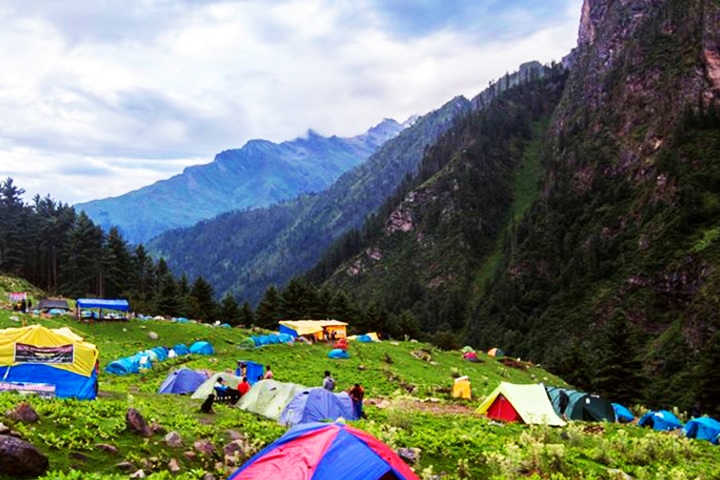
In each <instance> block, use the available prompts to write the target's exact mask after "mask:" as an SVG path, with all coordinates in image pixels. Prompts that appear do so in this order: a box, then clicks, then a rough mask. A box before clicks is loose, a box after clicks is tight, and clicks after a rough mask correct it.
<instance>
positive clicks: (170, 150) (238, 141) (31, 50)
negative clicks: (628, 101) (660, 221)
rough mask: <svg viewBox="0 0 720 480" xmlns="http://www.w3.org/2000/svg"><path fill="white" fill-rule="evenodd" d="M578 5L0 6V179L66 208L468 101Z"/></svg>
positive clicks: (295, 0) (196, 1) (536, 55)
mask: <svg viewBox="0 0 720 480" xmlns="http://www.w3.org/2000/svg"><path fill="white" fill-rule="evenodd" d="M581 3H582V2H581V0H544V1H541V0H522V1H521V0H504V1H500V0H457V1H455V2H436V1H432V0H419V1H416V2H405V1H401V0H356V1H350V0H346V1H331V0H279V1H273V2H266V1H262V0H241V1H200V0H184V1H177V0H172V1H171V0H143V1H137V2H89V3H88V2H86V1H84V0H66V1H64V2H46V1H44V0H25V1H24V2H21V3H17V2H6V3H5V4H3V5H2V6H0V21H1V22H2V24H3V26H4V27H3V29H2V31H0V59H2V62H3V76H2V77H0V172H6V173H4V175H3V176H8V175H9V176H12V177H13V178H14V179H15V183H16V184H17V185H19V186H20V187H22V188H25V189H26V190H27V191H28V193H29V194H34V193H40V194H41V195H44V194H46V193H50V194H51V195H52V196H53V197H54V198H56V199H58V200H62V201H65V202H72V203H74V202H79V201H87V200H90V199H94V198H102V197H105V196H109V195H120V194H122V193H125V192H127V191H129V190H131V189H135V188H139V187H140V186H143V185H146V184H149V183H152V182H154V181H156V180H158V179H161V178H167V177H168V176H170V175H171V174H173V173H180V171H181V170H182V168H183V167H184V166H187V165H190V164H192V163H191V162H194V163H208V162H209V161H211V160H212V158H213V156H214V155H215V153H217V152H220V151H222V150H226V149H229V148H239V147H241V146H242V145H243V144H244V143H245V142H246V141H248V140H250V139H253V138H264V139H268V140H271V141H275V142H280V141H284V140H287V139H290V138H295V137H297V136H298V135H299V134H301V133H302V132H305V131H306V130H307V129H308V128H312V129H314V130H316V131H318V132H320V133H322V134H324V135H333V134H336V135H341V136H350V135H356V134H359V133H361V132H363V131H364V130H366V129H367V128H369V127H370V126H372V125H374V124H376V123H377V122H378V121H380V119H382V118H384V117H389V118H396V119H397V120H404V119H406V118H407V117H409V116H410V115H413V114H422V113H426V112H427V111H429V110H431V109H434V108H437V107H439V106H440V105H441V104H443V103H444V102H445V101H447V100H449V99H450V98H452V97H454V96H456V95H458V94H463V95H466V96H468V97H472V96H474V95H476V94H477V93H479V92H480V91H481V90H482V89H483V88H484V87H485V86H487V84H488V82H489V81H490V80H493V79H497V78H499V77H501V76H502V75H504V74H505V73H506V72H508V71H513V70H515V69H517V67H518V65H519V64H520V63H522V62H525V61H529V60H534V59H535V60H540V61H542V62H547V61H550V60H559V59H560V58H561V57H562V56H563V55H564V54H566V53H567V52H568V51H569V50H570V48H572V47H573V46H574V45H575V38H576V32H577V26H578V17H579V14H580V8H581ZM18 46H22V48H19V47H18ZM11 159H12V161H13V162H19V165H23V168H16V167H15V166H14V164H11V161H10V160H11ZM30 164H32V165H33V167H30V166H29V165H30ZM35 166H37V168H35ZM29 171H32V172H33V174H32V175H29V174H28V172H29ZM11 172H12V173H13V174H12V175H10V173H11ZM83 172H85V173H83ZM102 172H107V176H105V177H103V176H102V175H101V173H102ZM89 178H92V179H93V181H85V180H87V179H89ZM99 178H102V179H103V181H102V182H100V183H102V184H103V187H102V188H98V187H97V186H96V184H97V183H98V182H97V179H99ZM91 184H92V185H91ZM38 189H40V190H38Z"/></svg>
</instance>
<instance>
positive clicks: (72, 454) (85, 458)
mask: <svg viewBox="0 0 720 480" xmlns="http://www.w3.org/2000/svg"><path fill="white" fill-rule="evenodd" d="M68 456H69V457H70V458H72V459H74V460H80V461H81V462H87V461H88V460H90V458H89V457H88V456H87V455H85V454H84V453H80V452H70V455H68Z"/></svg>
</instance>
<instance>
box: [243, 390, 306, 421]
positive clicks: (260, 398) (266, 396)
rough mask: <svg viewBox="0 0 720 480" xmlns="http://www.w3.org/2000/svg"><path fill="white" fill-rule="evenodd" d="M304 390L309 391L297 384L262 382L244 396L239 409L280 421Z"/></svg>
mask: <svg viewBox="0 0 720 480" xmlns="http://www.w3.org/2000/svg"><path fill="white" fill-rule="evenodd" d="M303 390H307V387H304V386H302V385H298V384H296V383H283V382H277V381H275V380H260V381H259V382H257V383H256V384H255V385H253V386H252V388H251V389H250V391H249V392H248V393H246V394H245V395H243V397H242V398H241V399H240V401H239V402H238V404H237V407H238V408H239V409H241V410H245V411H248V412H253V413H257V414H258V415H262V416H263V417H267V418H271V419H273V420H278V419H279V418H280V414H281V413H282V411H283V409H284V408H285V406H286V405H287V404H288V403H290V401H291V400H292V399H293V398H295V395H297V394H298V393H300V392H302V391H303Z"/></svg>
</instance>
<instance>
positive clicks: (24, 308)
mask: <svg viewBox="0 0 720 480" xmlns="http://www.w3.org/2000/svg"><path fill="white" fill-rule="evenodd" d="M20 311H21V312H22V313H26V312H27V302H26V301H25V299H24V298H23V299H22V300H20Z"/></svg>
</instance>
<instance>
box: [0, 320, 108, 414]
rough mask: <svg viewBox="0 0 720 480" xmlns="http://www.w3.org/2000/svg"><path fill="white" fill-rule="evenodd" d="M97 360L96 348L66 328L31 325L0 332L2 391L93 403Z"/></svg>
mask: <svg viewBox="0 0 720 480" xmlns="http://www.w3.org/2000/svg"><path fill="white" fill-rule="evenodd" d="M97 359H98V349H97V347H96V346H95V345H93V344H92V343H88V342H85V341H84V340H83V338H82V337H80V336H79V335H77V334H76V333H75V332H73V331H72V330H70V329H69V328H68V327H63V328H57V329H49V328H45V327H43V326H40V325H30V326H28V327H22V328H6V329H4V330H0V377H1V378H2V382H0V384H1V388H2V389H5V390H28V391H31V390H35V391H39V392H44V393H45V394H48V395H52V394H53V392H54V395H55V396H57V397H61V398H65V397H74V398H79V399H83V400H92V399H94V398H95V396H96V388H97V370H96V368H95V364H96V362H97ZM37 384H45V385H46V386H45V387H42V388H41V387H39V386H37Z"/></svg>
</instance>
